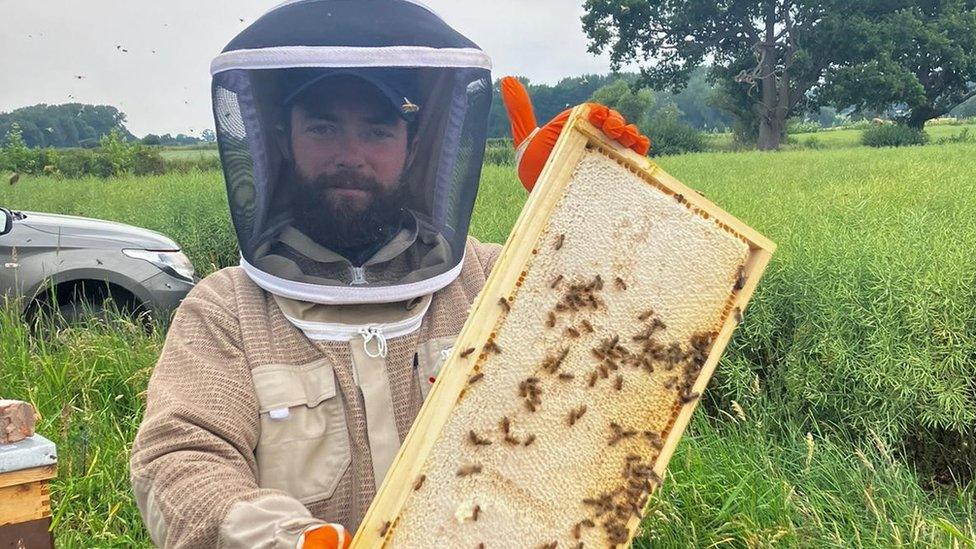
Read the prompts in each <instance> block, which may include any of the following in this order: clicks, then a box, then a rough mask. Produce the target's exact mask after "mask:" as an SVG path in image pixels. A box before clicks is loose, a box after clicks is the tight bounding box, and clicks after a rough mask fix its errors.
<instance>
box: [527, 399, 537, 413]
mask: <svg viewBox="0 0 976 549" xmlns="http://www.w3.org/2000/svg"><path fill="white" fill-rule="evenodd" d="M525 409H526V410H528V411H530V412H535V411H536V407H535V402H533V401H531V400H526V401H525Z"/></svg>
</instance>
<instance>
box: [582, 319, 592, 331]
mask: <svg viewBox="0 0 976 549" xmlns="http://www.w3.org/2000/svg"><path fill="white" fill-rule="evenodd" d="M580 324H582V325H583V329H585V330H586V331H587V332H588V333H591V334H592V333H593V325H592V324H590V321H589V320H586V319H585V318H584V319H583V321H582V322H581V323H580Z"/></svg>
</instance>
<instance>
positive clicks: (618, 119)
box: [501, 76, 651, 191]
mask: <svg viewBox="0 0 976 549" xmlns="http://www.w3.org/2000/svg"><path fill="white" fill-rule="evenodd" d="M501 87H502V100H503V101H504V102H505V110H506V111H508V119H509V120H510V121H511V123H512V139H513V140H514V142H515V150H516V151H517V152H516V157H515V164H516V166H515V168H516V170H518V176H519V179H520V180H521V181H522V185H523V186H525V189H526V190H528V191H531V190H532V187H534V186H535V182H536V180H537V179H539V174H540V173H542V168H543V167H544V166H545V165H546V161H547V160H549V155H550V154H551V153H552V149H553V147H555V146H556V140H557V139H559V134H560V133H562V131H563V126H565V125H566V120H567V119H568V118H569V113H570V112H571V111H572V110H573V109H566V110H564V111H563V112H561V113H559V114H558V115H556V117H555V118H553V119H552V120H550V121H549V123H548V124H546V125H545V126H543V127H541V128H539V127H537V126H536V121H535V113H534V112H533V111H532V100H531V99H529V93H528V92H527V91H525V86H523V85H522V83H521V82H519V81H518V80H517V79H515V78H514V77H511V76H506V77H505V78H502V81H501ZM585 104H586V105H588V106H589V107H590V114H589V120H590V123H591V124H593V125H594V126H596V127H597V128H600V129H601V130H603V133H605V134H606V135H607V136H608V137H610V138H611V139H613V140H615V141H617V142H618V143H620V144H621V145H623V146H624V147H628V148H630V149H633V150H634V152H636V153H637V154H647V151H648V150H650V148H651V140H650V139H648V138H647V137H646V136H644V135H641V133H640V130H638V129H637V126H635V125H633V124H627V121H626V120H624V117H623V116H621V114H620V113H619V112H617V111H615V110H613V109H611V108H609V107H607V106H605V105H600V104H597V103H585Z"/></svg>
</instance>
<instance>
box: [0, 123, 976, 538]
mask: <svg viewBox="0 0 976 549" xmlns="http://www.w3.org/2000/svg"><path fill="white" fill-rule="evenodd" d="M932 129H933V130H934V129H936V128H932ZM938 129H940V130H941V129H942V128H938ZM959 130H960V128H959V127H951V131H952V132H958V131H959ZM930 131H931V130H930ZM832 133H834V132H832ZM811 135H818V136H821V135H823V134H819V133H818V134H811ZM933 137H934V136H933ZM194 152H198V151H194ZM974 157H976V144H953V145H929V146H925V147H912V148H906V149H868V148H863V147H857V148H837V149H827V150H819V151H814V150H795V151H785V152H780V153H759V152H742V153H706V154H696V155H684V156H675V157H667V158H663V159H661V162H660V163H661V164H662V166H663V167H664V168H665V169H667V170H668V171H669V172H671V173H672V174H673V175H675V176H676V177H678V178H679V179H681V180H682V181H684V182H685V183H687V184H689V185H690V186H692V187H694V188H696V189H698V190H700V191H701V192H703V193H704V194H705V195H706V196H708V197H709V198H710V199H711V200H713V201H715V202H716V203H718V204H719V205H721V206H722V207H724V208H725V209H727V210H729V211H730V212H731V213H733V214H734V215H736V216H738V217H740V218H741V219H742V220H744V221H745V222H746V223H748V224H750V225H752V226H753V227H755V228H756V229H758V230H759V231H761V232H763V233H764V234H766V235H767V236H769V237H770V238H772V239H773V240H774V241H776V242H777V243H778V244H779V251H778V252H777V255H776V256H775V258H774V260H773V263H772V264H771V265H770V268H769V271H768V274H767V276H766V277H765V278H764V279H763V281H762V283H761V284H760V288H759V290H758V292H757V294H756V296H755V298H754V300H753V304H752V305H751V306H750V309H749V311H748V312H747V315H746V321H745V323H744V324H743V325H742V326H741V328H740V329H739V331H738V332H737V334H736V336H735V338H734V339H733V342H732V344H731V345H730V347H729V349H728V351H727V353H726V356H725V357H724V358H723V360H722V362H721V364H720V367H719V371H718V374H717V377H716V378H715V380H714V381H713V384H712V387H711V390H710V391H709V394H708V395H707V397H708V398H707V399H706V400H705V401H704V402H703V406H704V409H703V410H701V411H702V412H704V413H699V414H697V417H696V418H695V420H694V422H693V424H692V427H691V429H690V431H689V433H688V434H687V435H686V437H685V439H684V440H683V441H682V443H681V444H680V445H679V448H678V452H677V453H676V454H675V457H674V458H673V460H672V462H671V467H670V469H669V478H668V479H667V481H666V482H665V485H664V488H663V490H662V492H661V494H660V497H658V498H656V499H655V502H654V504H653V508H652V511H651V514H650V517H649V518H648V520H646V521H645V523H644V535H643V536H642V538H641V539H640V540H638V541H637V542H636V544H635V545H636V546H640V547H712V546H716V547H718V546H721V547H725V546H730V547H766V546H771V545H776V546H784V547H973V546H974V544H976V542H974V540H976V523H974V521H976V519H974V517H976V507H974V505H976V504H974V500H976V485H974V484H973V481H972V480H971V474H972V464H973V463H976V455H974V454H973V452H974V450H973V449H972V447H973V446H976V441H974V440H973V438H966V436H967V433H969V434H970V435H968V436H970V437H972V436H973V435H972V433H974V432H976V386H974V379H976V320H974V319H976V268H974V265H973V262H972V259H971V257H972V250H974V249H976V196H974V195H973V191H974V190H976V175H974V172H973V170H972V168H971V163H972V161H971V159H972V158H974ZM524 200H525V193H524V191H522V190H521V188H520V187H519V186H518V184H517V182H516V180H515V178H514V177H513V175H512V171H511V168H510V167H505V166H499V167H492V166H489V167H486V170H485V172H484V176H483V179H482V191H481V193H480V195H479V198H478V203H477V206H476V213H475V217H474V219H473V224H472V228H471V232H472V234H474V235H475V236H477V237H479V238H481V239H482V240H487V241H496V242H501V241H504V239H505V238H506V236H507V234H508V231H509V230H510V228H511V226H512V224H513V223H514V221H515V219H516V217H517V215H518V213H519V210H520V208H521V206H522V204H523V202H524ZM0 205H4V206H7V207H13V208H17V209H26V210H31V209H37V210H46V211H55V212H60V213H73V214H79V215H88V216H94V217H102V218H107V219H114V220H118V221H123V222H126V223H134V224H138V225H141V226H145V227H148V228H152V229H156V230H160V231H162V232H164V233H167V234H169V235H170V236H172V237H174V238H175V239H176V240H177V241H178V242H180V243H181V244H182V245H183V246H184V247H185V249H186V251H187V253H188V255H190V257H191V259H193V261H194V263H195V265H196V266H197V269H198V271H199V272H201V274H207V273H209V272H212V271H213V270H215V269H216V268H219V267H222V266H225V265H230V264H234V263H235V261H236V252H235V248H234V246H235V242H234V238H233V235H232V232H231V228H230V224H229V221H228V214H227V206H226V198H225V195H224V191H223V188H222V180H221V175H220V174H219V173H217V172H205V173H191V174H189V175H186V176H178V175H166V176H157V177H146V178H128V179H119V180H97V179H86V180H68V181H56V180H53V179H46V178H36V177H24V178H22V180H21V182H20V183H18V184H17V185H16V186H13V187H9V186H4V187H3V188H2V189H0ZM161 345H162V336H161V335H159V334H157V335H152V336H146V335H145V334H143V333H142V332H141V331H139V330H137V329H135V328H134V327H132V326H131V325H129V324H127V323H125V322H122V321H119V322H118V323H117V324H116V325H113V326H109V327H91V328H89V329H77V330H70V331H65V332H62V333H60V334H59V335H58V336H57V337H56V338H53V339H52V340H50V341H37V340H36V341H33V342H31V341H29V340H28V338H27V336H26V333H25V331H24V328H23V326H22V324H21V323H20V322H19V321H18V320H17V319H15V318H13V317H12V316H11V315H10V314H9V313H7V314H5V315H0V388H2V390H3V392H4V397H6V398H23V399H26V400H30V401H32V402H35V403H36V404H37V405H38V406H39V408H40V409H41V412H42V414H43V415H44V419H43V421H42V422H41V426H40V431H41V432H42V433H44V434H45V435H46V436H48V437H49V438H51V439H52V440H54V441H55V442H57V443H58V447H59V452H60V456H61V457H60V463H61V464H60V475H59V478H58V480H57V481H56V483H55V484H54V490H53V492H52V502H53V503H54V506H55V535H56V537H57V539H58V540H59V542H60V545H61V546H64V547H92V546H97V547H110V546H111V547H129V546H143V545H146V544H148V538H147V537H146V534H145V532H144V530H143V528H142V525H141V522H140V520H139V517H138V513H137V512H136V509H135V507H134V505H133V502H132V498H131V496H130V491H129V486H128V479H127V472H126V469H127V468H126V463H127V457H128V452H129V448H130V445H131V440H132V437H133V435H134V433H135V429H136V427H137V425H138V423H139V418H140V414H141V410H142V407H143V406H144V400H145V394H144V390H145V385H146V381H147V379H148V377H149V374H150V372H151V368H152V365H153V363H154V361H155V359H156V356H157V355H158V352H159V350H160V348H161ZM953 437H956V438H953ZM945 440H950V441H951V440H956V441H961V442H958V444H956V445H955V446H954V447H953V446H952V445H951V444H950V445H947V446H945V447H939V446H938V444H939V441H945ZM964 444H969V445H970V446H964ZM926 449H929V450H931V453H926V451H925V450H926ZM967 452H969V453H968V454H967ZM919 456H922V457H919ZM933 456H936V457H937V456H943V457H945V460H944V461H939V459H936V458H935V457H933ZM967 462H968V463H969V464H970V465H969V468H968V469H967V465H966V463H967ZM947 472H948V473H951V475H955V481H953V480H952V477H951V475H950V476H949V477H948V479H947V477H946V474H947ZM934 479H937V481H936V480H934Z"/></svg>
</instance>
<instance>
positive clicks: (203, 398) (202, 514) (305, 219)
mask: <svg viewBox="0 0 976 549" xmlns="http://www.w3.org/2000/svg"><path fill="white" fill-rule="evenodd" d="M211 72H212V75H213V85H212V94H213V112H214V118H215V121H216V129H217V142H218V146H219V149H220V158H221V163H222V166H223V170H224V178H225V181H226V186H227V196H228V202H229V205H230V212H231V218H232V220H233V225H234V228H235V231H236V234H237V238H238V243H239V246H240V251H241V259H240V266H239V267H230V268H225V269H222V270H220V271H217V272H215V273H213V274H211V275H210V276H208V277H206V278H205V279H204V280H203V281H201V282H200V283H199V284H198V285H197V286H196V287H195V288H194V289H193V291H192V292H190V294H189V295H188V296H187V297H186V299H185V300H184V301H183V303H182V305H181V306H180V308H179V309H178V311H177V313H176V315H175V318H174V320H173V323H172V325H171V327H170V330H169V333H168V334H167V337H166V343H165V345H164V347H163V351H162V355H161V356H160V358H159V361H158V363H157V365H156V368H155V370H154V371H153V374H152V378H151V379H150V382H149V388H148V392H147V407H146V412H145V417H144V419H143V422H142V425H141V426H140V428H139V432H138V435H137V436H136V440H135V443H134V446H133V452H132V459H131V479H132V484H133V489H134V492H135V496H136V502H137V504H138V507H139V510H140V512H141V514H142V517H143V519H144V521H145V523H146V526H147V527H148V530H149V532H150V535H151V536H152V539H153V541H154V542H155V543H156V544H158V545H160V546H166V547H213V546H221V547H281V548H299V547H305V548H313V547H314V548H332V547H344V546H346V545H348V543H349V540H350V539H351V537H352V533H354V532H355V529H356V528H357V527H358V525H359V522H360V521H361V519H362V517H363V515H364V514H365V512H366V509H367V507H368V506H369V504H370V501H371V499H372V498H373V496H374V494H375V493H376V490H377V487H378V486H379V485H380V483H382V481H383V478H384V476H385V474H386V472H387V470H388V469H389V468H390V465H391V463H392V462H393V458H394V456H395V454H396V452H397V450H398V448H399V446H400V443H401V441H402V440H403V439H404V437H405V435H406V434H407V431H408V430H409V429H410V425H411V423H412V422H413V420H414V418H415V416H416V415H417V412H418V411H419V408H420V405H421V404H422V402H423V400H424V398H425V397H426V395H427V392H428V391H429V389H430V387H431V385H432V384H433V382H434V380H435V379H436V378H437V375H438V371H439V369H440V367H441V365H442V364H443V363H444V361H445V360H446V358H447V357H448V355H449V353H450V350H451V347H452V345H453V343H454V340H455V338H456V336H457V334H458V332H459V331H460V329H461V327H462V325H463V323H464V321H465V320H466V318H467V314H468V310H469V307H470V305H471V303H472V302H473V301H474V298H475V297H476V295H477V293H478V292H479V290H481V288H482V286H483V285H484V284H485V280H486V278H487V276H488V273H489V272H490V270H491V268H492V265H493V264H494V262H495V260H496V259H497V257H498V255H499V252H500V250H501V247H500V246H499V245H498V244H483V243H480V242H478V241H477V240H475V239H474V238H472V237H470V236H468V234H467V232H468V227H469V224H470V219H471V212H472V209H473V207H474V201H475V196H476V194H477V191H478V180H479V176H480V172H481V164H482V159H483V154H484V147H485V134H486V127H487V120H488V110H489V106H490V104H491V95H492V81H491V74H490V60H489V58H488V56H487V55H485V54H484V52H482V51H481V50H480V49H479V48H478V46H477V45H475V44H474V43H473V42H471V41H470V40H468V39H467V38H465V37H464V36H462V35H461V34H460V33H458V32H457V31H455V30H454V29H452V28H451V27H450V26H448V25H447V24H446V23H445V22H444V21H443V20H442V19H440V18H439V17H438V16H437V15H436V14H434V13H433V12H431V11H430V10H429V9H428V8H426V7H424V6H422V5H420V4H418V3H416V2H413V1H411V0H359V1H356V2H353V1H349V0H298V1H290V2H285V3H284V4H281V5H280V6H278V7H276V8H275V9H273V10H271V11H270V12H268V13H266V14H265V15H264V16H262V17H261V18H260V19H258V20H257V21H255V22H254V23H253V24H252V25H250V26H249V27H248V28H246V29H245V30H244V31H243V32H241V33H240V34H239V35H238V36H237V37H235V38H234V39H233V40H232V41H231V42H230V44H228V45H227V47H226V48H225V49H224V50H223V52H222V53H221V54H220V55H218V56H217V58H216V59H215V60H214V61H213V64H212V66H211ZM513 82H514V83H513ZM507 85H508V86H509V87H510V88H511V89H510V93H508V94H507V95H506V101H508V102H509V107H510V108H513V109H514V110H513V117H514V119H515V121H516V122H513V124H514V125H515V126H518V129H517V131H516V133H517V135H516V138H517V141H518V142H519V143H520V144H522V145H523V146H522V147H521V152H522V156H523V157H527V158H529V159H530V162H529V163H534V164H533V165H535V164H538V166H536V167H537V168H538V169H540V170H541V165H542V163H544V161H545V159H546V158H547V157H548V153H549V151H550V150H551V148H552V144H553V143H554V142H555V139H554V137H553V136H557V135H558V131H559V129H561V126H560V127H559V128H557V129H553V127H552V126H551V125H549V126H547V127H546V128H543V130H536V129H535V122H534V117H533V116H532V114H531V105H530V104H528V98H527V96H525V94H524V90H523V89H521V87H520V85H518V83H517V82H515V81H509V82H508V83H507ZM513 90H514V91H513ZM513 105H514V107H513ZM602 112H604V115H607V113H608V112H609V118H608V117H607V116H604V119H605V121H606V124H604V128H605V131H608V129H609V131H608V133H610V134H611V135H614V134H616V135H614V136H615V137H617V136H619V139H620V140H621V143H624V144H625V145H628V146H630V145H631V144H632V143H628V142H631V141H633V140H634V134H635V132H636V130H635V129H633V127H632V126H625V125H623V124H622V119H620V118H619V115H616V113H613V112H612V111H607V109H605V108H604V109H603V111H602ZM611 127H612V128H611ZM622 128H623V129H622ZM533 130H535V132H534V134H532V136H531V138H529V134H530V133H531V132H532V131H533ZM546 136H548V137H546ZM541 137H546V139H541ZM638 137H639V138H640V139H643V141H640V142H638V143H637V145H638V146H637V147H635V149H638V150H639V148H640V146H643V151H644V152H646V138H642V137H640V136H638ZM638 141H639V140H638ZM521 171H522V170H521V169H520V175H523V179H526V178H525V177H524V174H521ZM529 171H534V172H535V176H537V175H538V170H535V169H534V168H533V170H529ZM535 176H532V177H530V178H531V181H530V182H527V183H526V186H527V187H530V186H531V183H534V177H535Z"/></svg>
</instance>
